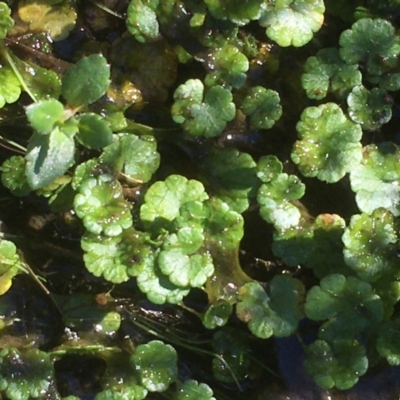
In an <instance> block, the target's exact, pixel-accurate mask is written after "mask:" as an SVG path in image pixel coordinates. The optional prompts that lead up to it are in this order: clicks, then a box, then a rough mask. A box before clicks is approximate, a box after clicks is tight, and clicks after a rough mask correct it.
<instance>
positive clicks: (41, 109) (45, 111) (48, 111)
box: [26, 99, 64, 135]
mask: <svg viewBox="0 0 400 400" xmlns="http://www.w3.org/2000/svg"><path fill="white" fill-rule="evenodd" d="M26 116H27V118H28V121H29V123H30V124H31V125H32V127H33V129H35V130H36V131H37V132H38V133H40V134H42V135H48V134H49V133H50V132H51V131H53V129H54V128H55V125H56V124H57V123H59V122H62V120H63V117H64V106H63V105H62V104H61V103H60V102H59V101H58V100H56V99H49V100H42V101H39V102H37V103H33V104H31V105H30V106H28V107H27V108H26Z"/></svg>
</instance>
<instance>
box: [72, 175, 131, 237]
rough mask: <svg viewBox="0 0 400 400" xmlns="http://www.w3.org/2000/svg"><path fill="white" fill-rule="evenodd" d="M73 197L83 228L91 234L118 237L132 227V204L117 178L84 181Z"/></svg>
mask: <svg viewBox="0 0 400 400" xmlns="http://www.w3.org/2000/svg"><path fill="white" fill-rule="evenodd" d="M78 191H79V193H78V194H77V195H76V196H75V199H74V210H75V212H76V214H77V215H78V217H79V218H81V219H82V221H83V224H84V225H85V228H86V229H87V230H88V231H89V232H92V233H94V234H97V235H98V234H100V233H102V232H103V233H104V234H105V235H106V236H118V235H120V234H121V233H122V231H123V230H124V229H127V228H129V227H131V226H132V215H131V206H130V204H129V203H128V202H127V201H125V199H124V195H123V192H122V187H121V184H120V183H119V182H118V181H115V180H112V181H110V182H99V181H98V180H97V179H96V178H89V179H86V180H84V181H83V182H82V183H81V185H80V186H79V188H78Z"/></svg>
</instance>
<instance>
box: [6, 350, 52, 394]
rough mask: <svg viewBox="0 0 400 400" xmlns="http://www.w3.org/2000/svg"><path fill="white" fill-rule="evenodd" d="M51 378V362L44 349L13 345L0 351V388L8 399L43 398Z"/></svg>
mask: <svg viewBox="0 0 400 400" xmlns="http://www.w3.org/2000/svg"><path fill="white" fill-rule="evenodd" d="M53 380H54V367H53V363H52V361H51V360H50V357H49V356H48V354H47V353H45V352H44V351H40V350H39V349H27V350H22V349H21V350H18V349H15V348H13V347H8V348H5V349H3V350H1V351H0V390H1V391H2V392H3V393H4V395H5V396H7V398H8V399H10V400H29V399H31V398H33V399H38V398H43V396H45V395H46V393H48V390H49V388H50V386H51V384H52V382H53Z"/></svg>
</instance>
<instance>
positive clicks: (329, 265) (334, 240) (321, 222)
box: [272, 214, 352, 279]
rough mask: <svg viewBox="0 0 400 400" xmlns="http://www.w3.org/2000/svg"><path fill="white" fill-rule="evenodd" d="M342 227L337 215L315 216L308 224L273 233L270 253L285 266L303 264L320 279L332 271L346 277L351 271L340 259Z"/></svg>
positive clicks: (341, 252) (342, 223)
mask: <svg viewBox="0 0 400 400" xmlns="http://www.w3.org/2000/svg"><path fill="white" fill-rule="evenodd" d="M345 226H346V223H345V221H344V220H343V219H342V218H341V217H340V216H338V215H335V214H321V215H318V217H317V218H316V219H315V221H314V223H313V224H312V225H308V226H304V227H303V226H299V227H293V228H291V229H288V230H286V231H283V232H274V242H273V245H272V251H273V253H274V254H275V256H277V257H280V258H282V261H283V262H284V264H285V265H286V266H287V267H297V266H298V265H304V266H305V267H307V268H312V269H313V272H314V274H315V275H316V276H317V277H318V278H320V279H321V278H323V277H324V276H327V275H330V274H331V273H333V272H335V273H341V274H343V275H345V276H347V275H350V274H352V270H350V269H349V267H348V266H347V265H346V264H345V262H344V258H343V242H342V235H343V232H344V228H345Z"/></svg>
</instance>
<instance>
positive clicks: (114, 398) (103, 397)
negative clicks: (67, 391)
mask: <svg viewBox="0 0 400 400" xmlns="http://www.w3.org/2000/svg"><path fill="white" fill-rule="evenodd" d="M147 393H148V392H147V390H146V389H145V388H144V387H142V386H139V385H131V386H129V387H124V388H123V389H121V391H119V390H114V389H106V390H103V391H102V392H100V393H98V394H96V396H95V398H94V400H143V399H145V398H146V396H147ZM76 399H77V400H79V399H78V398H76ZM63 400H67V398H63ZM71 400H72V399H71Z"/></svg>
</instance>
